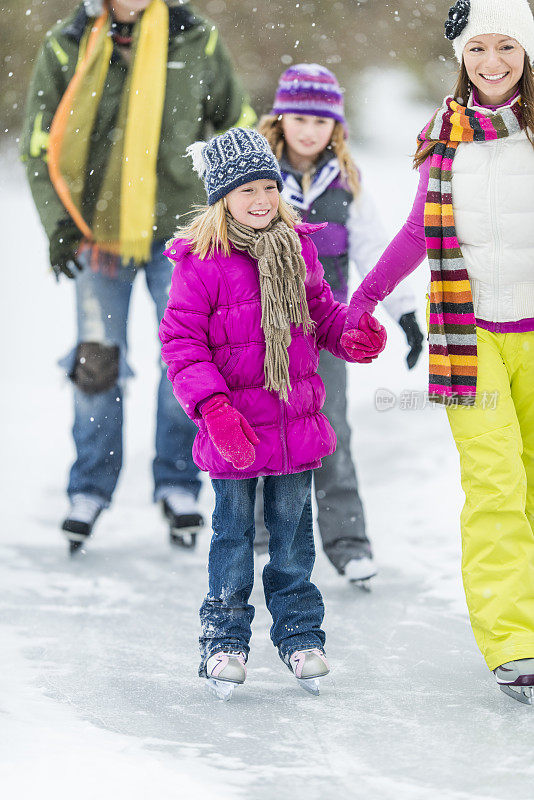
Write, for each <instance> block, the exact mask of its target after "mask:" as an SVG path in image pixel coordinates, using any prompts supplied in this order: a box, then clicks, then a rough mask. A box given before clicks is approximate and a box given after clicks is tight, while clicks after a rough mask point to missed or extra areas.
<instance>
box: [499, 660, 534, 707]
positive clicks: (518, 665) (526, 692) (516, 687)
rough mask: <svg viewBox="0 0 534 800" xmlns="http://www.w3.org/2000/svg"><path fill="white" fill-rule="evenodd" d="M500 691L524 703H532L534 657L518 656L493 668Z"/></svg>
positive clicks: (533, 697)
mask: <svg viewBox="0 0 534 800" xmlns="http://www.w3.org/2000/svg"><path fill="white" fill-rule="evenodd" d="M493 672H494V674H495V677H496V678H497V683H498V685H499V688H500V689H501V691H503V692H504V693H505V694H507V695H509V696H510V697H513V698H514V700H519V702H520V703H525V704H526V705H528V706H532V705H534V658H518V659H517V661H508V662H507V663H506V664H501V666H500V667H497V669H494V670H493Z"/></svg>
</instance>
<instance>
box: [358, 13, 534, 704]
mask: <svg viewBox="0 0 534 800" xmlns="http://www.w3.org/2000/svg"><path fill="white" fill-rule="evenodd" d="M445 32H446V36H447V38H448V39H450V40H451V41H452V43H453V46H454V51H455V53H456V56H457V58H458V61H459V62H460V75H459V78H458V82H457V85H456V88H455V90H454V94H453V96H452V97H448V98H446V99H445V101H444V104H443V106H442V107H441V108H440V109H438V111H437V112H436V113H435V115H434V116H433V118H432V119H431V121H430V122H429V123H428V125H427V126H426V127H425V128H424V129H423V131H422V133H421V134H420V136H419V148H418V152H417V155H416V157H415V166H416V167H418V168H419V172H420V182H419V188H418V192H417V196H416V199H415V203H414V206H413V209H412V211H411V213H410V216H409V218H408V220H407V222H406V224H405V225H404V227H403V228H402V230H401V231H400V232H399V234H398V235H397V236H396V237H395V239H394V240H393V242H392V243H391V244H390V245H389V247H388V248H387V250H386V251H385V253H384V254H383V256H382V257H381V259H380V260H379V262H378V264H377V265H376V267H375V268H374V269H373V270H372V271H371V272H370V273H369V274H368V275H367V277H366V278H365V279H364V281H363V282H362V284H361V285H360V287H359V288H358V289H357V291H356V292H355V293H354V295H353V297H352V300H351V308H350V312H349V316H348V318H347V329H352V330H353V332H354V329H359V330H360V334H359V335H360V337H361V338H362V342H363V344H367V355H368V356H371V357H374V356H376V355H378V352H376V351H373V347H372V343H371V342H365V333H364V332H362V331H361V328H364V327H365V326H364V325H362V326H360V325H359V322H360V318H361V317H362V315H364V314H365V313H366V312H367V313H368V314H372V313H373V311H374V309H375V306H376V304H377V302H378V301H380V300H383V299H384V298H385V297H387V295H388V294H389V293H390V292H391V291H392V290H393V289H394V287H395V286H396V285H397V284H398V283H399V282H400V281H401V280H403V278H405V277H406V276H407V275H408V274H409V273H410V272H412V271H413V270H414V269H415V268H416V267H417V266H418V265H419V264H420V263H421V262H422V260H423V259H424V256H425V254H426V255H428V260H429V264H430V269H431V289H430V310H429V349H430V354H429V365H430V381H429V396H430V399H431V400H432V401H434V402H438V403H442V404H444V405H445V406H446V407H447V414H448V418H449V422H450V426H451V430H452V433H453V436H454V439H455V442H456V445H457V447H458V451H459V453H460V465H461V475H462V486H463V489H464V491H465V496H466V500H465V505H464V508H463V511H462V516H461V528H462V554H463V558H462V570H463V578H464V586H465V592H466V598H467V605H468V608H469V613H470V617H471V624H472V626H473V632H474V635H475V638H476V641H477V643H478V646H479V647H480V649H481V651H482V654H483V656H484V658H485V660H486V663H487V665H488V667H489V668H490V670H492V671H493V672H494V673H495V676H496V678H497V682H498V684H499V686H500V687H501V688H502V689H503V691H505V692H506V693H507V694H510V695H511V696H512V697H514V698H515V699H517V700H520V701H521V702H523V703H528V704H533V702H534V75H533V70H532V65H531V62H532V60H533V59H534V19H533V17H532V12H531V10H530V7H529V4H528V2H527V0H471V2H469V0H458V2H456V3H455V5H454V6H453V7H452V8H451V9H450V11H449V18H448V20H447V22H446V23H445Z"/></svg>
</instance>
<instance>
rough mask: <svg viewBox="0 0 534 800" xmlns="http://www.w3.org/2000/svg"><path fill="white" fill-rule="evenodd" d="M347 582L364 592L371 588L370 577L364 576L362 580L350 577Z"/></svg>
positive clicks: (369, 590) (368, 591)
mask: <svg viewBox="0 0 534 800" xmlns="http://www.w3.org/2000/svg"><path fill="white" fill-rule="evenodd" d="M349 583H350V585H351V586H354V587H355V588H356V589H359V590H360V591H361V592H365V593H366V594H369V593H370V592H371V590H372V586H371V578H365V579H364V580H361V579H358V580H356V579H355V578H350V579H349Z"/></svg>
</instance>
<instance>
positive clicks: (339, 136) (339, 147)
mask: <svg viewBox="0 0 534 800" xmlns="http://www.w3.org/2000/svg"><path fill="white" fill-rule="evenodd" d="M258 131H259V132H260V133H262V134H263V135H264V136H265V138H266V139H267V141H268V142H269V144H270V146H271V150H272V151H273V153H274V154H275V156H276V159H277V160H278V161H280V159H281V158H282V153H283V151H284V143H285V139H284V131H283V128H282V116H281V115H280V116H274V115H273V114H264V116H263V117H262V118H261V119H260V121H259V124H258ZM330 147H331V148H332V150H333V152H334V155H335V157H336V158H337V160H338V162H339V168H340V170H341V175H342V176H343V177H344V178H345V180H346V181H347V183H348V185H349V189H350V190H351V192H352V194H353V197H354V198H355V199H356V197H358V195H359V194H360V188H361V187H360V173H359V171H358V167H357V166H356V164H355V163H354V159H353V158H352V156H351V153H350V150H349V146H348V144H347V139H346V137H345V129H344V127H343V125H342V124H341V122H338V120H336V124H335V125H334V130H333V131H332V138H331V139H330ZM314 172H315V169H314V167H312V168H311V169H309V170H308V171H307V172H305V173H304V175H303V176H302V191H303V193H304V194H306V192H307V191H308V189H309V188H310V186H311V182H312V178H313V173H314Z"/></svg>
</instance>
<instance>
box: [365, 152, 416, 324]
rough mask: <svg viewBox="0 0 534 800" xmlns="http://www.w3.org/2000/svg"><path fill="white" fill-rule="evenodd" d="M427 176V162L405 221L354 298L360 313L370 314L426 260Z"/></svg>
mask: <svg viewBox="0 0 534 800" xmlns="http://www.w3.org/2000/svg"><path fill="white" fill-rule="evenodd" d="M429 176H430V158H427V159H426V161H424V162H423V164H422V165H421V167H420V168H419V185H418V187H417V194H416V195H415V200H414V204H413V206H412V210H411V211H410V215H409V216H408V219H407V220H406V222H405V223H404V225H403V226H402V228H401V229H400V231H399V232H398V234H397V235H396V236H395V238H394V239H393V241H392V242H391V243H390V244H389V245H388V247H387V248H386V250H385V251H384V252H383V254H382V256H381V257H380V259H379V260H378V262H377V264H376V266H375V267H374V268H373V269H372V270H371V271H370V272H369V273H368V274H367V275H366V276H365V278H364V279H363V281H362V282H361V284H360V286H359V287H358V289H357V290H356V291H355V292H354V294H353V301H354V303H355V305H357V307H358V308H360V309H361V310H362V311H367V312H368V313H369V314H372V313H373V311H374V310H375V307H376V304H377V303H378V302H379V301H380V300H383V299H384V298H385V297H387V296H388V295H389V294H391V292H392V291H393V289H394V288H395V287H396V286H397V284H399V283H400V282H401V281H402V280H404V278H406V277H407V276H408V275H409V274H410V273H411V272H413V271H414V269H416V268H417V267H418V266H419V264H420V263H421V262H422V261H423V259H424V258H425V255H426V240H425V224H424V210H425V202H426V195H427V191H428V180H429ZM351 305H352V301H351Z"/></svg>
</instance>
